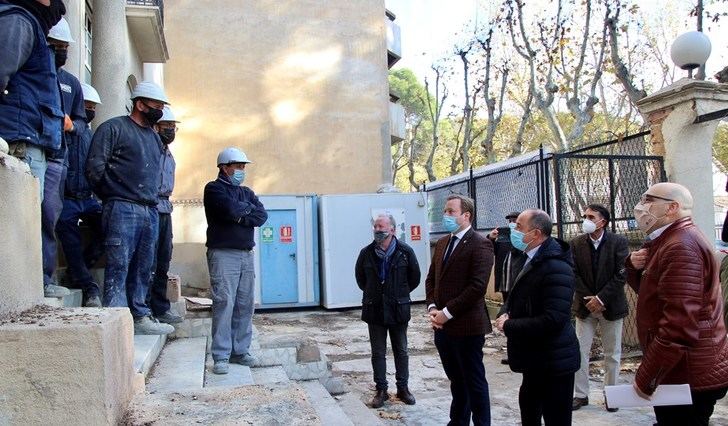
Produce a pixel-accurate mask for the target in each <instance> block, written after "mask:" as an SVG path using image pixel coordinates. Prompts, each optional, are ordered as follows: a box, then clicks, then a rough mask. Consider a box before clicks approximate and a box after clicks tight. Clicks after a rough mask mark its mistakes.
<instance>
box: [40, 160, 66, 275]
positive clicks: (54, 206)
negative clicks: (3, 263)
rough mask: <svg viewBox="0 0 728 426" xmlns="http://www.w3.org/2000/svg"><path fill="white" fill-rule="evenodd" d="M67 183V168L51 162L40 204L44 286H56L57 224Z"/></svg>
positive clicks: (46, 173)
mask: <svg viewBox="0 0 728 426" xmlns="http://www.w3.org/2000/svg"><path fill="white" fill-rule="evenodd" d="M65 181H66V166H64V165H63V162H59V161H49V162H48V165H47V167H46V171H45V184H44V186H43V201H42V202H41V203H40V211H41V221H40V230H41V238H42V247H43V286H47V285H50V284H54V285H55V280H54V279H53V274H54V273H55V272H56V264H57V262H58V244H57V243H56V232H55V231H56V222H58V218H59V217H60V216H61V210H63V187H64V186H65Z"/></svg>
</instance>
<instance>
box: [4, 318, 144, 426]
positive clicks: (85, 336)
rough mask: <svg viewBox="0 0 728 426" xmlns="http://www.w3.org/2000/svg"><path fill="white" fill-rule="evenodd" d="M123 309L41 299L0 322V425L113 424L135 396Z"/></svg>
mask: <svg viewBox="0 0 728 426" xmlns="http://www.w3.org/2000/svg"><path fill="white" fill-rule="evenodd" d="M133 333H134V331H133V321H132V318H131V315H130V314H129V310H128V309H121V308H107V309H91V308H86V309H78V308H77V309H67V308H66V309H59V308H52V307H49V306H44V305H39V306H37V307H35V308H33V309H31V310H29V311H26V312H23V313H22V314H19V315H14V316H12V317H10V318H7V319H5V320H3V321H0V424H3V425H5V424H10V425H16V424H17V425H21V424H22V425H26V424H28V425H30V424H49V422H51V423H53V424H67V425H101V424H116V423H117V422H118V421H119V420H120V418H121V416H122V415H123V413H124V411H125V410H126V408H127V406H128V404H129V401H130V400H131V398H132V396H133V380H134V371H133V368H132V360H133V341H132V336H133Z"/></svg>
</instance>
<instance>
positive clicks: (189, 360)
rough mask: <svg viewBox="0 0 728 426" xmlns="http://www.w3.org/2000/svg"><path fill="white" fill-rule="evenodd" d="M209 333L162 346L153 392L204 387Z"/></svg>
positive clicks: (151, 388)
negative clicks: (206, 335) (205, 335)
mask: <svg viewBox="0 0 728 426" xmlns="http://www.w3.org/2000/svg"><path fill="white" fill-rule="evenodd" d="M206 347H207V338H206V337H193V338H189V339H177V340H175V341H172V342H170V343H168V344H167V345H166V346H165V347H164V349H163V350H162V354H161V355H160V357H159V362H158V363H157V365H156V366H155V367H154V370H153V372H152V376H151V378H150V379H149V383H148V385H147V390H148V391H149V392H179V391H182V390H185V389H201V388H202V386H203V384H204V379H205V349H206Z"/></svg>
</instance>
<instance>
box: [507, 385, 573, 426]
mask: <svg viewBox="0 0 728 426" xmlns="http://www.w3.org/2000/svg"><path fill="white" fill-rule="evenodd" d="M573 392H574V373H571V374H565V375H559V376H553V375H549V374H543V373H542V372H540V371H532V372H524V373H523V381H522V382H521V389H520V391H519V392H518V405H519V406H520V409H521V424H522V425H523V426H540V425H541V418H542V417H543V420H544V425H545V426H570V425H571V411H572V410H571V399H572V395H573Z"/></svg>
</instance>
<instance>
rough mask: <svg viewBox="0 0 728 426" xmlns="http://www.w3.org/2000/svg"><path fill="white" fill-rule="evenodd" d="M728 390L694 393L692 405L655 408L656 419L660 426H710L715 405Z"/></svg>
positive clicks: (692, 393)
mask: <svg viewBox="0 0 728 426" xmlns="http://www.w3.org/2000/svg"><path fill="white" fill-rule="evenodd" d="M727 390H728V388H723V389H714V390H708V391H700V392H696V391H692V392H690V394H691V395H692V397H693V404H692V405H666V406H663V407H655V417H656V418H657V424H658V425H660V426H672V425H675V426H677V425H680V426H708V421H709V420H710V416H711V415H713V408H714V407H715V403H716V402H717V401H718V400H719V399H722V398H723V397H724V396H725V394H726V391H727Z"/></svg>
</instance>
